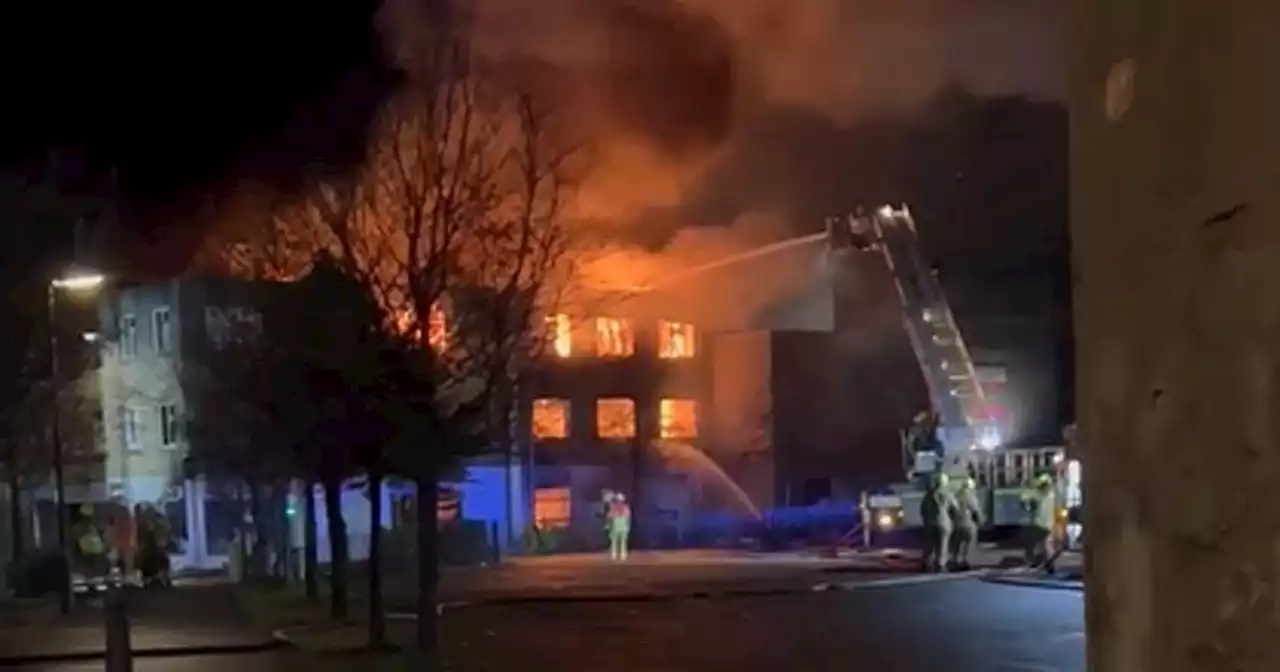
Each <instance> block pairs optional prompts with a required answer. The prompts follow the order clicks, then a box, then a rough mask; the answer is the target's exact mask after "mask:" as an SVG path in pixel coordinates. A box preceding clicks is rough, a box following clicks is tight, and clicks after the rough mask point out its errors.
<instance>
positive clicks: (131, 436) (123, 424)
mask: <svg viewBox="0 0 1280 672" xmlns="http://www.w3.org/2000/svg"><path fill="white" fill-rule="evenodd" d="M120 431H121V433H122V434H123V435H124V448H125V450H127V451H129V452H132V453H136V452H138V451H140V450H142V418H140V417H139V413H138V411H137V409H133V408H122V409H120Z"/></svg>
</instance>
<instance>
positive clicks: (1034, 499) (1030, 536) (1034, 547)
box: [1022, 473, 1058, 571]
mask: <svg viewBox="0 0 1280 672" xmlns="http://www.w3.org/2000/svg"><path fill="white" fill-rule="evenodd" d="M1055 494H1056V493H1055V492H1054V487H1053V476H1051V475H1050V474H1047V473H1042V474H1039V475H1037V476H1036V478H1035V480H1034V481H1033V482H1032V483H1031V487H1030V488H1028V489H1027V490H1026V491H1025V492H1023V494H1022V506H1023V509H1024V510H1025V511H1026V514H1027V521H1026V524H1025V525H1024V526H1023V535H1024V547H1023V548H1024V550H1025V553H1026V560H1027V564H1028V565H1031V566H1033V567H1034V566H1041V565H1044V567H1045V569H1047V570H1049V571H1053V567H1052V566H1051V564H1052V561H1053V557H1054V556H1053V530H1054V523H1055V522H1057V521H1056V516H1057V511H1058V507H1057V497H1056V496H1055Z"/></svg>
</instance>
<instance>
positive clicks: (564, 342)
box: [547, 313, 573, 357]
mask: <svg viewBox="0 0 1280 672" xmlns="http://www.w3.org/2000/svg"><path fill="white" fill-rule="evenodd" d="M547 345H548V346H549V350H550V352H551V353H552V354H554V355H555V356H556V357H568V356H570V355H572V354H573V322H572V321H570V320H569V316H568V315H565V314H564V313H556V314H555V315H549V316H548V317H547Z"/></svg>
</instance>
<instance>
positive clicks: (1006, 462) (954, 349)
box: [827, 206, 1063, 526]
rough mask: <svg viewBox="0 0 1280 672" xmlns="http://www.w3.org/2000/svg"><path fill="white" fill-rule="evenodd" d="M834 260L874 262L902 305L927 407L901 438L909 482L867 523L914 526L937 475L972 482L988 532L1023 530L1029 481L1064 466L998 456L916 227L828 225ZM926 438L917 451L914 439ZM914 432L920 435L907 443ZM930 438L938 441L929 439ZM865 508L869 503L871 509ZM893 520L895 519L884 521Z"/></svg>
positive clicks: (978, 385)
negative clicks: (854, 253)
mask: <svg viewBox="0 0 1280 672" xmlns="http://www.w3.org/2000/svg"><path fill="white" fill-rule="evenodd" d="M827 224H828V230H827V235H828V239H829V241H830V244H831V249H832V251H833V252H834V253H837V254H838V253H840V251H841V250H842V249H843V250H858V251H870V252H874V253H879V254H880V255H881V256H882V257H883V259H884V263H885V265H886V267H887V268H888V270H889V272H890V275H891V276H892V278H893V282H894V286H895V288H896V290H897V293H898V298H899V300H900V301H901V305H902V318H903V326H904V328H905V331H906V333H907V336H908V338H909V340H910V342H911V347H912V350H913V352H914V354H915V358H916V361H917V362H918V363H919V366H920V370H921V373H922V374H923V377H924V380H925V385H926V387H927V389H928V393H929V399H930V403H931V406H932V409H931V412H925V413H921V414H920V415H918V416H916V419H915V421H914V423H913V427H912V428H911V430H909V431H908V432H907V433H904V436H903V444H904V445H903V448H904V452H905V453H907V454H908V457H909V463H908V465H907V472H908V474H907V475H908V482H907V483H904V484H901V485H899V486H897V487H894V488H892V490H893V494H892V495H888V496H882V497H872V498H870V500H868V499H867V498H865V497H864V518H863V519H864V520H869V521H870V520H894V521H899V522H898V523H895V526H896V525H897V524H901V523H905V524H907V525H912V524H917V523H918V521H917V520H915V518H916V514H917V513H918V509H919V506H918V504H919V497H920V496H922V490H923V488H922V486H923V481H924V480H925V479H927V478H928V477H930V476H931V475H932V474H934V473H936V472H942V473H945V474H947V475H949V476H952V477H973V478H975V479H976V480H977V482H978V485H979V487H980V488H981V489H982V490H983V492H985V493H986V494H987V501H988V511H989V515H988V517H987V520H988V521H989V522H990V523H992V524H995V525H1003V524H1014V523H1016V522H1017V521H1019V520H1021V517H1022V513H1021V510H1020V506H1021V502H1020V497H1021V491H1022V487H1023V486H1024V485H1025V484H1026V483H1028V482H1030V480H1031V479H1032V478H1033V477H1034V475H1035V474H1036V473H1037V472H1039V471H1041V470H1045V469H1054V468H1055V467H1056V466H1057V465H1058V464H1059V463H1060V462H1062V460H1063V450H1062V448H1061V447H1059V446H1050V447H1045V448H1029V449H1013V450H1010V449H1005V448H1003V447H1002V445H1001V444H1002V442H1003V437H1002V436H1001V430H1000V425H999V423H998V422H997V421H996V419H995V418H994V417H993V416H992V414H991V411H990V408H989V406H988V404H987V398H986V395H985V393H984V391H983V388H982V382H981V381H980V379H979V378H978V373H977V370H976V367H975V366H974V364H973V359H972V357H971V356H970V354H969V350H968V348H967V347H966V345H965V341H964V337H963V336H962V335H961V333H960V329H959V327H958V326H957V324H956V320H955V316H954V315H953V314H952V312H951V306H950V304H949V303H948V301H947V298H946V296H945V294H944V293H943V291H942V286H941V283H940V282H939V279H938V275H937V272H936V271H935V270H934V269H933V267H932V266H931V265H930V264H929V263H928V262H927V261H926V259H925V257H924V255H923V254H922V253H921V251H920V246H919V238H918V235H917V231H916V225H915V221H914V220H913V219H912V217H911V213H910V211H909V210H908V209H907V208H906V206H903V207H901V208H893V207H890V206H884V207H881V208H879V209H878V210H875V211H874V212H871V213H865V212H861V211H859V212H858V213H855V214H853V215H850V216H848V217H843V218H837V219H832V220H829V221H828V223H827ZM922 429H923V430H925V431H926V432H927V433H928V434H931V436H928V437H927V438H928V439H929V440H927V441H919V439H920V438H922V437H921V436H920V435H919V433H918V432H919V431H920V430H922ZM913 432H917V433H916V434H915V435H914V436H912V433H913ZM935 432H936V434H935ZM867 502H870V503H869V504H868V503H867ZM886 511H892V512H893V515H890V516H885V515H882V514H884V513H885V512H886Z"/></svg>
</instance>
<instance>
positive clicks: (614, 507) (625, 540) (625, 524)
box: [607, 492, 631, 560]
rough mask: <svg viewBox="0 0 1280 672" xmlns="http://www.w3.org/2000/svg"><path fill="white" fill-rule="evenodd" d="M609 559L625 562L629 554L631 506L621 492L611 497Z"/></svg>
mask: <svg viewBox="0 0 1280 672" xmlns="http://www.w3.org/2000/svg"><path fill="white" fill-rule="evenodd" d="M607 520H608V531H609V557H610V558H611V559H613V560H626V559H627V556H628V555H629V554H630V541H631V539H630V537H631V505H630V504H627V498H626V496H625V495H623V494H622V493H621V492H616V493H614V495H613V501H612V502H610V504H609V512H608V519H607Z"/></svg>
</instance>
